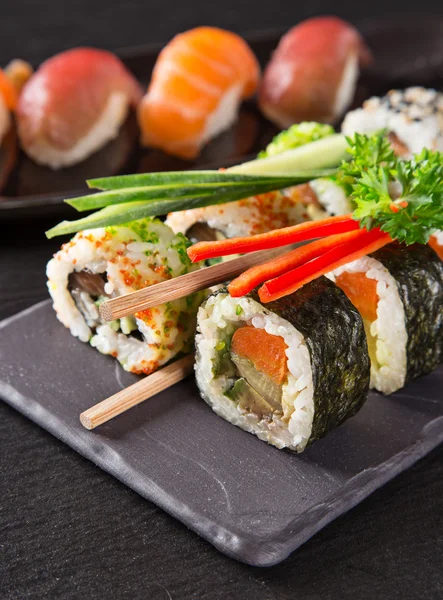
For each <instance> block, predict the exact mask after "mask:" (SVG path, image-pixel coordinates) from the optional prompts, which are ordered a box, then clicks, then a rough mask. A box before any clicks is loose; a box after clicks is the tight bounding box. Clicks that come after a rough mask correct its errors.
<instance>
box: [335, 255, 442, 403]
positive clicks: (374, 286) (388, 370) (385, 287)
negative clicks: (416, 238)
mask: <svg viewBox="0 0 443 600" xmlns="http://www.w3.org/2000/svg"><path fill="white" fill-rule="evenodd" d="M332 278H333V279H334V280H335V281H336V283H337V284H338V285H339V286H340V287H342V289H343V290H344V291H345V292H346V293H347V294H348V296H349V298H350V299H351V300H352V301H353V302H354V304H355V305H356V307H357V308H358V309H359V310H360V312H361V315H362V317H363V320H364V322H365V329H366V333H367V337H368V346H369V352H370V356H371V363H372V364H371V386H372V387H375V388H376V389H377V390H379V391H381V392H384V393H386V394H389V393H391V392H394V391H396V390H398V389H400V388H402V387H403V386H404V385H405V384H406V383H407V382H408V381H410V380H411V379H414V378H416V377H419V376H420V375H424V374H426V373H430V372H431V371H433V370H434V369H435V368H436V367H437V365H438V364H439V363H440V362H441V361H442V360H443V263H442V261H441V260H440V259H439V257H438V256H437V254H436V253H435V252H434V251H433V250H432V248H430V247H429V246H425V245H422V244H414V245H412V246H404V245H401V244H398V243H392V244H389V245H388V246H385V247H384V248H382V249H380V250H378V251H377V252H375V253H373V254H371V255H370V256H368V257H364V258H362V259H359V260H357V261H354V262H353V263H350V264H348V265H345V266H344V267H341V268H340V269H337V270H336V271H335V272H334V273H333V274H332Z"/></svg>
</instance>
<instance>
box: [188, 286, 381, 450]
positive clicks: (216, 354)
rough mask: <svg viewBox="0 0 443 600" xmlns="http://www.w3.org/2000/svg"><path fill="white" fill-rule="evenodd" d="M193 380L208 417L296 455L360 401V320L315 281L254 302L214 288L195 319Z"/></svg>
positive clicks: (364, 370) (332, 289)
mask: <svg viewBox="0 0 443 600" xmlns="http://www.w3.org/2000/svg"><path fill="white" fill-rule="evenodd" d="M196 346H197V361H196V378H197V383H198V386H199V388H200V392H201V394H202V396H203V398H204V399H205V400H206V402H207V403H208V404H209V405H210V406H211V407H212V408H213V409H214V411H215V412H216V413H217V414H219V415H220V416H222V417H223V418H225V419H227V420H228V421H230V422H231V423H234V424H235V425H238V426H239V427H241V428H243V429H245V430H246V431H249V432H251V433H254V434H255V435H257V436H258V437H259V438H261V439H263V440H266V441H267V442H269V443H270V444H273V445H275V446H277V447H278V448H283V447H287V448H290V449H292V450H297V451H298V452H301V451H303V450H304V449H305V447H306V446H307V445H309V444H311V443H312V442H313V441H315V440H317V439H319V438H321V437H323V436H324V435H326V434H327V433H328V432H329V431H331V430H332V429H334V428H335V427H337V426H338V425H340V424H341V423H342V422H343V421H345V420H346V419H347V418H348V417H351V416H352V415H354V414H355V413H356V412H357V411H358V410H359V409H360V408H361V407H362V405H363V403H364V402H365V400H366V397H367V393H368V389H369V376H370V361H369V355H368V348H367V343H366V336H365V332H364V327H363V321H362V318H361V317H360V315H359V313H358V311H357V310H356V309H355V308H354V306H353V305H352V303H351V302H350V301H349V300H348V299H347V297H346V295H345V294H344V293H343V292H342V291H341V290H340V289H339V288H338V287H337V286H336V285H335V284H333V283H332V282H330V281H329V280H328V279H326V278H325V277H320V278H319V279H317V280H315V281H313V282H311V283H309V284H307V285H306V286H304V287H303V288H302V289H301V290H299V291H297V292H296V293H294V294H291V295H290V296H287V297H285V298H282V299H280V300H277V301H275V302H271V303H269V304H266V305H265V306H264V305H262V304H260V302H259V299H258V296H257V294H256V293H255V292H254V293H252V294H250V295H248V296H244V297H242V298H232V297H231V296H229V294H228V293H227V292H226V290H221V291H218V292H216V293H215V294H213V295H212V296H210V297H209V298H208V299H207V300H206V301H205V302H204V303H203V305H202V306H201V307H200V309H199V313H198V334H197V337H196Z"/></svg>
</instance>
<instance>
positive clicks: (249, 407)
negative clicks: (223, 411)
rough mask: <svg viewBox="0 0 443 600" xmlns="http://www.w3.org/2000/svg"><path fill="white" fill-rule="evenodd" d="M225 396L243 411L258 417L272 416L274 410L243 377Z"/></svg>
mask: <svg viewBox="0 0 443 600" xmlns="http://www.w3.org/2000/svg"><path fill="white" fill-rule="evenodd" d="M225 395H226V396H227V397H228V398H229V399H230V400H232V401H233V402H236V403H237V404H238V405H239V407H240V408H242V409H243V410H246V411H248V412H251V413H254V414H256V415H257V416H259V417H266V416H272V415H273V414H274V408H273V407H272V406H271V405H270V404H268V403H267V402H266V400H264V399H263V398H262V397H261V396H260V394H259V393H258V392H256V391H255V390H254V388H253V387H252V386H250V385H249V383H248V382H247V381H246V379H243V377H242V378H240V379H237V381H236V382H235V384H234V386H233V387H232V388H231V389H230V390H229V391H228V392H226V394H225Z"/></svg>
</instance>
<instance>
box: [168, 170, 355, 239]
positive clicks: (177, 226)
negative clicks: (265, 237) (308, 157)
mask: <svg viewBox="0 0 443 600" xmlns="http://www.w3.org/2000/svg"><path fill="white" fill-rule="evenodd" d="M351 211H352V205H351V202H350V200H349V199H348V198H347V197H346V194H345V192H344V190H343V189H342V188H341V187H340V186H339V185H337V184H336V183H335V182H334V181H332V180H331V179H317V180H315V181H312V182H310V183H309V184H303V185H298V186H295V187H291V188H288V189H286V190H282V191H276V192H269V193H267V194H261V195H259V196H252V197H250V198H245V199H244V200H239V201H237V202H229V203H228V204H219V205H215V206H207V207H204V208H194V209H190V210H184V211H178V212H175V213H170V214H169V215H168V218H167V220H166V223H167V224H168V225H169V226H170V227H171V229H172V230H173V231H175V232H181V233H183V234H185V235H186V236H188V237H189V238H190V239H191V240H192V241H193V242H200V241H205V240H208V241H209V240H216V239H224V238H233V237H244V236H248V235H254V234H257V233H265V232H267V231H271V230H272V229H279V228H281V227H288V226H290V225H296V224H297V223H302V222H303V221H307V220H318V219H323V218H325V217H328V216H331V215H341V214H347V213H349V212H351Z"/></svg>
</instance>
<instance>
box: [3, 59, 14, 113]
mask: <svg viewBox="0 0 443 600" xmlns="http://www.w3.org/2000/svg"><path fill="white" fill-rule="evenodd" d="M0 95H1V96H3V99H4V101H5V104H6V106H7V107H8V108H9V110H15V108H16V106H17V100H18V94H17V90H16V89H15V87H14V86H13V84H12V83H11V81H10V80H9V79H8V77H7V75H6V73H5V72H4V71H3V70H2V69H0Z"/></svg>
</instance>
